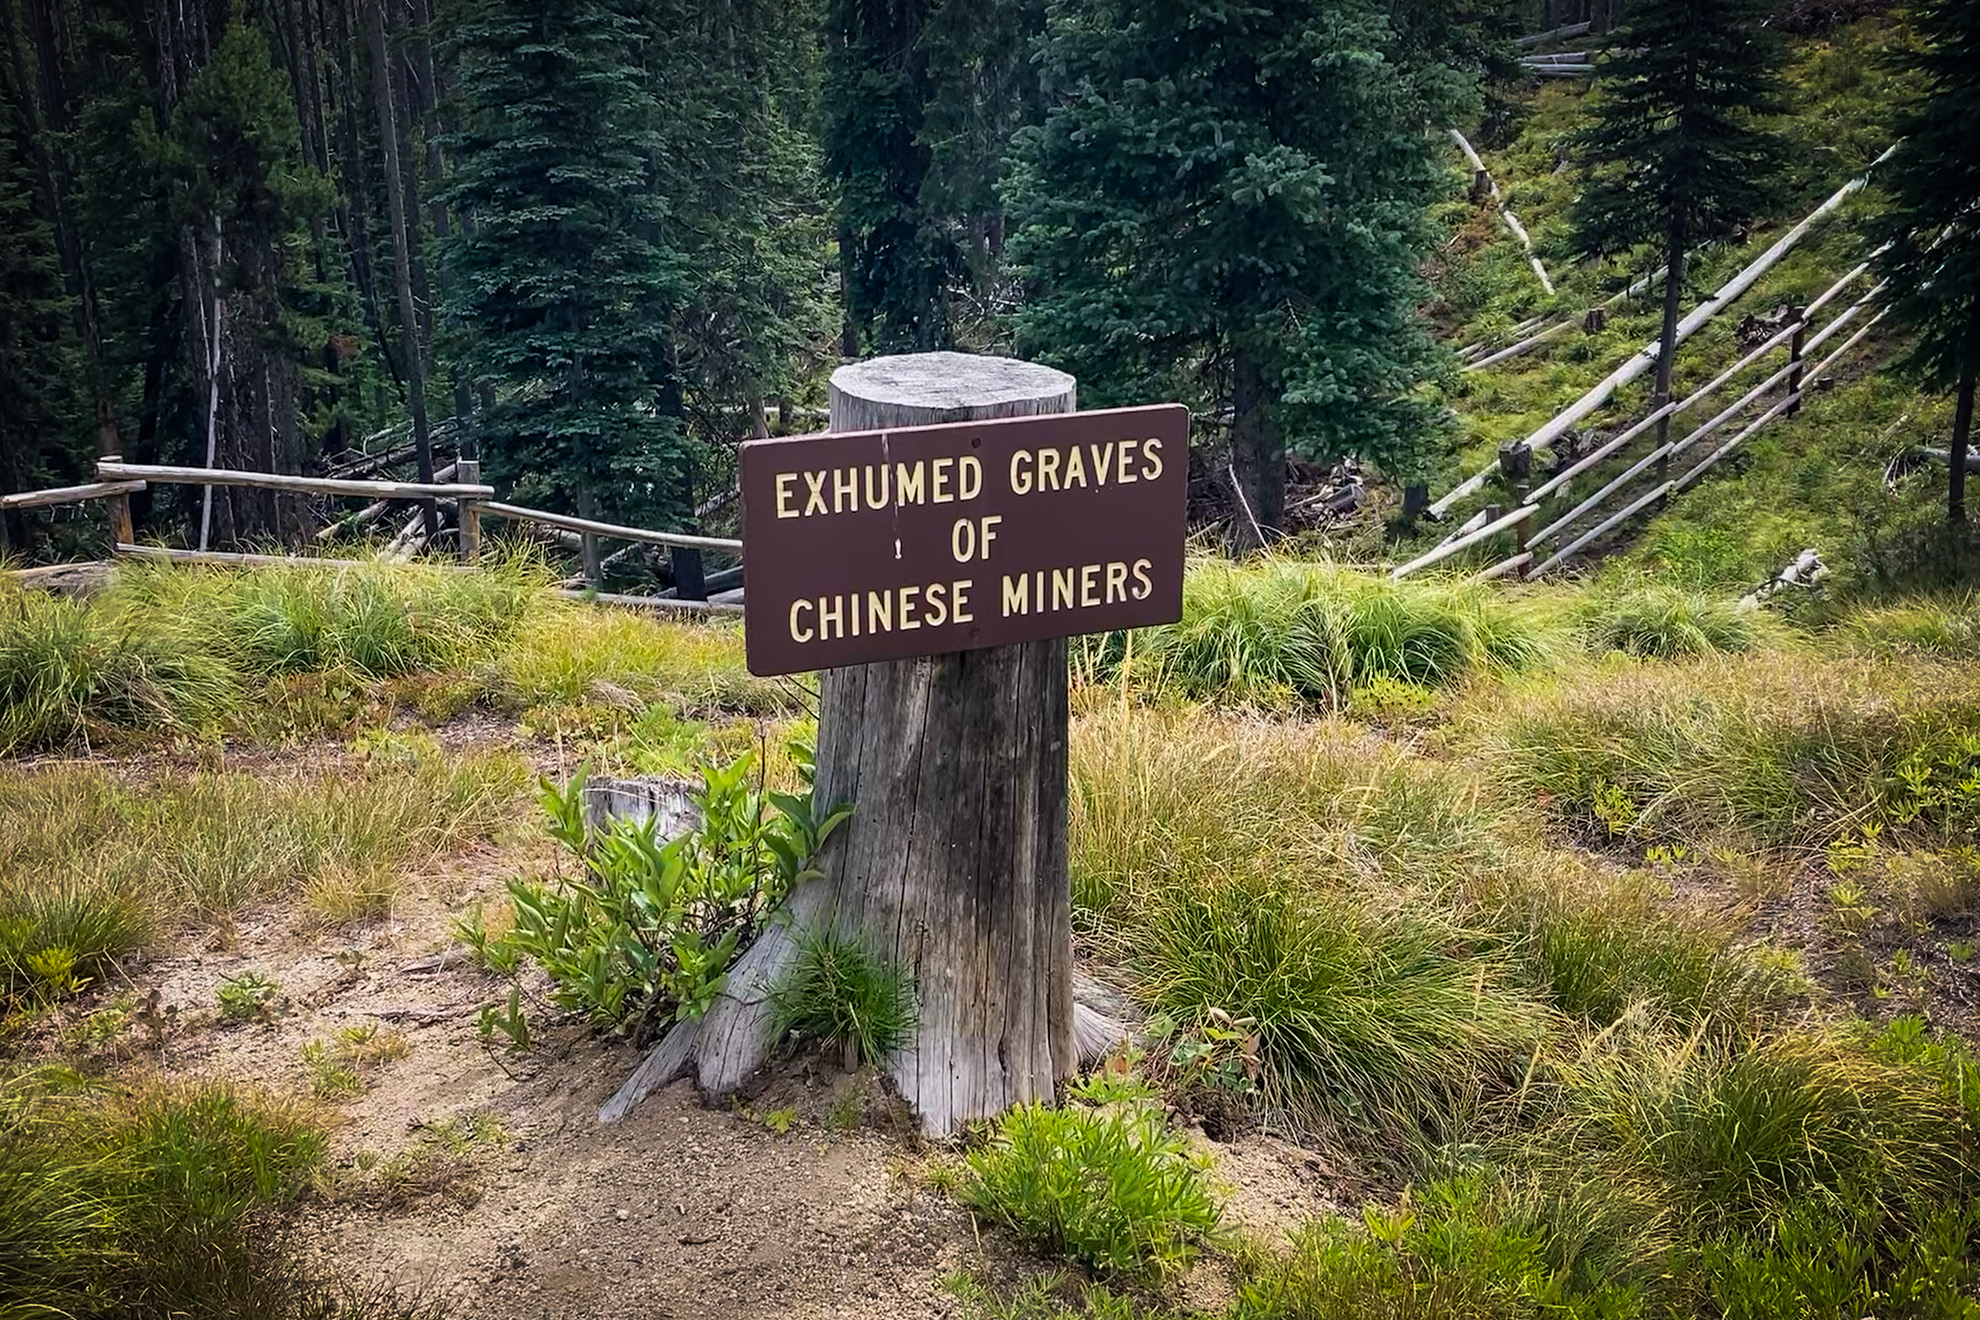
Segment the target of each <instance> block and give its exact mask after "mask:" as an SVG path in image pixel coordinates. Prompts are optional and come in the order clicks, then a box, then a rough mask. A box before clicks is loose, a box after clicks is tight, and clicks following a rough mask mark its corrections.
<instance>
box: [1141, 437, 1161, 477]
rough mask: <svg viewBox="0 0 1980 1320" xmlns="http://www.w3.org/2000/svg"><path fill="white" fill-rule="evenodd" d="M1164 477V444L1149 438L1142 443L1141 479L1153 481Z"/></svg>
mask: <svg viewBox="0 0 1980 1320" xmlns="http://www.w3.org/2000/svg"><path fill="white" fill-rule="evenodd" d="M1161 475H1162V442H1161V441H1160V440H1158V439H1156V438H1155V437H1154V436H1152V435H1151V436H1149V437H1148V438H1147V439H1146V440H1143V441H1142V442H1141V479H1142V480H1143V481H1153V480H1155V478H1157V477H1159V476H1161Z"/></svg>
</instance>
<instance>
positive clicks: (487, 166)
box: [446, 0, 688, 526]
mask: <svg viewBox="0 0 1980 1320" xmlns="http://www.w3.org/2000/svg"><path fill="white" fill-rule="evenodd" d="M641 37H642V32H641V26H640V24H639V23H638V22H637V21H636V20H635V18H634V17H633V16H632V15H631V14H629V13H628V12H627V11H626V9H625V8H623V7H621V6H619V5H617V4H615V3H613V2H612V0H468V2H467V3H466V4H464V5H463V6H462V8H461V10H460V12H459V13H458V15H457V17H456V22H455V26H454V28H453V30H452V34H451V38H450V43H449V51H450V54H451V56H452V58H453V60H454V68H455V79H456V82H455V92H456V95H457V97H458V101H459V107H460V113H459V116H458V120H459V123H458V126H457V127H456V128H455V130H454V132H453V135H452V144H451V147H450V151H451V154H452V157H453V162H454V169H455V181H454V184H453V186H452V188H451V189H450V190H449V191H448V193H447V195H446V202H447V204H448V206H450V207H451V208H454V209H455V210H456V211H457V212H458V213H460V214H462V216H463V218H464V223H463V225H462V227H461V229H460V230H459V231H458V232H457V233H456V234H455V235H454V236H453V238H452V239H451V241H450V244H449V254H448V257H449V264H450V275H451V279H450V281H449V285H448V287H449V299H450V306H449V307H448V315H449V317H450V318H451V319H452V320H453V322H454V323H455V324H456V325H457V326H458V327H459V328H460V329H461V330H462V331H463V332H464V335H465V341H466V345H467V347H466V350H465V352H466V363H467V366H468V368H469V370H470V373H471V374H472V375H474V376H476V377H478V378H481V379H484V380H487V381H491V382H493V383H494V384H495V385H496V386H497V389H498V394H497V398H498V404H497V407H496V408H495V410H494V411H493V413H492V415H490V416H489V417H487V418H486V419H485V420H484V422H483V425H482V433H481V436H482V453H483V461H484V464H485V465H486V466H485V467H484V473H485V474H486V475H488V476H490V477H493V478H494V479H495V480H497V481H499V482H502V483H505V484H510V485H512V486H513V487H514V489H515V490H516V492H517V494H518V497H519V498H524V499H528V500H530V501H531V502H541V503H545V504H548V505H550V506H551V507H553V508H564V509H569V508H573V507H574V508H575V509H576V510H577V511H578V512H579V513H582V514H586V515H596V516H609V517H611V518H613V519H614V520H618V521H623V522H626V523H629V524H634V525H653V526H657V525H666V524H671V523H677V522H678V521H680V520H681V519H682V518H684V517H685V516H686V515H687V513H688V510H687V509H686V508H685V507H684V506H685V504H686V471H685V466H684V454H683V447H682V436H681V428H680V423H679V421H678V399H677V394H678V381H677V380H676V379H675V378H674V377H673V376H672V374H671V372H670V370H669V368H668V365H667V328H668V323H669V318H670V317H671V316H672V314H673V312H674V311H675V309H676V308H677V306H678V305H679V303H680V301H681V296H682V290H683V288H684V274H683V271H682V269H681V264H680V261H679V257H678V254H677V253H676V251H675V250H674V249H673V247H672V246H671V245H670V243H669V242H668V239H667V237H666V224H667V217H666V215H665V213H664V209H663V207H662V205H661V204H660V199H659V198H658V197H657V196H656V194H655V192H654V190H653V187H652V183H653V180H652V169H651V161H652V159H653V154H654V151H655V149H656V147H657V146H658V142H657V139H656V137H655V125H656V123H657V122H658V120H659V117H660V113H661V108H660V106H659V105H658V104H657V102H656V100H655V97H654V94H653V90H652V85H651V83H650V81H649V80H648V78H647V76H646V74H645V72H644V71H643V69H642V67H641V65H642V61H643V59H644V52H643V50H642V41H641Z"/></svg>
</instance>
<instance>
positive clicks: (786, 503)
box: [777, 472, 798, 518]
mask: <svg viewBox="0 0 1980 1320" xmlns="http://www.w3.org/2000/svg"><path fill="white" fill-rule="evenodd" d="M796 494H797V473H795V472H779V473H778V474H777V516H778V517H779V518H795V517H797V516H798V511H797V510H796V509H793V508H792V507H791V497H792V496H794V495H796Z"/></svg>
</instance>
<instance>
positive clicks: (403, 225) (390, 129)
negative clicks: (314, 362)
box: [365, 0, 440, 543]
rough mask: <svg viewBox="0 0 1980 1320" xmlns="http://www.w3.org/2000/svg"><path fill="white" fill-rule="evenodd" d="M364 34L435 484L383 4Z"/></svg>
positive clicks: (404, 315)
mask: <svg viewBox="0 0 1980 1320" xmlns="http://www.w3.org/2000/svg"><path fill="white" fill-rule="evenodd" d="M365 35H366V39H367V40H368V41H369V43H370V45H371V66H372V85H373V87H374V89H375V91H376V93H377V97H378V137H379V141H380V142H382V143H383V144H384V147H385V196H386V198H387V200H388V202H389V205H390V210H391V214H392V257H393V260H392V277H393V278H392V282H393V283H394V284H395V285H396V286H397V288H398V292H399V330H400V332H401V334H402V335H403V337H404V343H405V354H406V395H407V397H408V399H409V400H410V402H411V404H412V424H413V452H414V454H415V456H416V458H417V461H418V464H419V479H420V480H421V481H422V482H427V483H431V482H432V480H433V436H432V433H431V432H430V431H429V430H428V428H427V420H426V369H425V364H424V363H422V362H421V360H420V351H419V316H418V313H417V311H416V310H415V308H414V306H413V294H412V258H411V253H410V251H409V249H410V246H411V240H410V238H409V236H408V234H407V232H406V229H407V216H406V211H407V206H406V197H405V192H404V184H405V180H404V178H403V177H402V176H401V175H400V173H399V167H400V161H399V130H398V124H397V123H396V120H395V116H394V115H393V112H392V69H391V62H390V61H389V60H388V59H387V57H386V54H385V0H369V3H368V4H367V5H366V7H365ZM420 509H421V514H422V517H423V518H424V520H425V523H426V539H427V541H428V543H431V542H432V541H434V540H435V539H437V538H438V537H439V535H440V511H439V509H438V508H437V507H436V506H435V504H434V502H433V501H432V500H424V501H421V504H420Z"/></svg>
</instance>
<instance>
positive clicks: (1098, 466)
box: [1087, 444, 1114, 486]
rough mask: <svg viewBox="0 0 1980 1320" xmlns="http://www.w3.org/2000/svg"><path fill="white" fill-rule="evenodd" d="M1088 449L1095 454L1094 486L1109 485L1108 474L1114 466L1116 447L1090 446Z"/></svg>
mask: <svg viewBox="0 0 1980 1320" xmlns="http://www.w3.org/2000/svg"><path fill="white" fill-rule="evenodd" d="M1087 448H1088V449H1089V450H1091V451H1092V452H1093V484H1094V485H1096V486H1104V485H1106V484H1107V473H1108V472H1110V471H1111V470H1112V469H1113V466H1114V446H1113V445H1111V444H1105V445H1088V446H1087Z"/></svg>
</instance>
